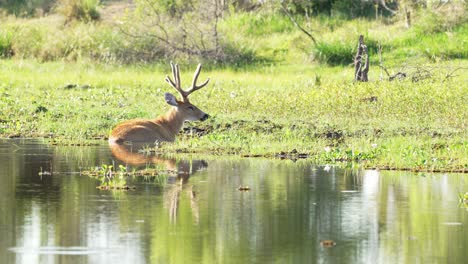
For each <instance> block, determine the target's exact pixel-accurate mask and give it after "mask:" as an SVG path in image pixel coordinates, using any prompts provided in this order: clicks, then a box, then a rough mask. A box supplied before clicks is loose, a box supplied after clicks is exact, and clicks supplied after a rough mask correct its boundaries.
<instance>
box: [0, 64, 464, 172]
mask: <svg viewBox="0 0 468 264" xmlns="http://www.w3.org/2000/svg"><path fill="white" fill-rule="evenodd" d="M443 65H444V67H440V66H441V65H440V64H439V67H440V68H437V70H436V71H434V73H433V76H432V77H431V79H427V80H422V81H420V82H412V81H411V80H409V79H407V80H403V81H394V82H386V81H385V82H379V81H376V80H377V79H378V71H374V72H370V73H371V75H369V78H370V80H371V81H370V82H369V83H367V84H356V83H352V81H351V80H352V79H353V78H352V75H353V73H352V69H351V68H343V67H333V68H331V67H318V66H317V67H311V66H310V65H284V66H281V65H273V66H270V65H268V64H267V65H264V66H257V67H256V68H251V69H249V71H245V70H244V71H242V70H239V69H237V70H234V69H236V68H233V69H230V68H229V67H227V68H225V69H214V68H212V69H211V70H210V67H207V68H205V70H204V72H203V73H202V74H203V75H204V76H209V77H210V78H211V79H212V80H213V82H212V83H211V84H210V85H209V86H208V87H206V88H205V89H204V90H203V93H195V94H193V96H194V97H193V98H192V101H193V103H195V104H196V105H197V106H199V107H200V108H201V109H202V110H204V111H205V112H207V113H209V114H210V115H211V116H212V118H210V119H208V120H207V121H205V122H201V123H200V122H198V123H187V124H186V127H187V128H188V129H187V131H186V132H182V133H181V134H180V135H178V137H177V142H176V143H175V144H164V145H163V151H164V152H166V153H172V152H206V153H215V154H226V153H230V154H236V155H262V156H269V157H275V156H276V154H277V153H280V152H287V153H289V152H292V150H294V149H296V151H297V153H305V154H306V155H307V156H308V157H310V158H317V160H319V161H339V160H343V161H361V162H362V161H366V162H367V161H368V162H369V166H371V167H377V166H380V165H382V166H388V167H399V166H400V167H407V168H425V169H431V168H434V169H441V168H443V169H454V170H460V169H463V168H465V167H466V166H467V164H468V160H467V158H468V157H467V156H466V151H467V147H468V144H467V143H466V127H465V121H464V120H467V119H468V117H467V113H468V110H467V109H466V104H465V103H464V101H465V100H466V95H465V94H466V89H467V87H466V84H464V82H462V81H461V80H462V78H463V75H462V74H456V75H455V76H454V77H452V78H449V79H446V74H447V73H448V72H452V71H453V69H455V68H459V67H466V62H464V61H457V62H451V63H445V64H443ZM464 65H465V66H464ZM420 67H428V66H427V65H426V66H420ZM0 69H1V71H2V74H0V76H1V77H0V95H1V97H0V98H1V99H0V107H1V109H4V110H3V111H2V112H1V113H0V131H1V132H2V135H3V136H4V137H8V136H9V137H11V136H21V137H31V136H34V137H37V136H46V137H53V138H54V139H68V140H73V141H79V140H86V139H88V140H89V139H94V138H101V139H102V138H106V137H107V136H108V133H109V131H110V130H111V128H112V127H113V126H115V125H116V124H117V123H119V122H121V121H123V120H127V119H132V118H154V117H155V116H157V115H158V114H161V113H164V112H165V111H166V110H167V104H166V103H165V102H164V99H163V98H164V93H165V92H167V91H170V88H169V87H168V86H167V85H166V84H164V82H163V80H164V76H165V75H166V74H168V73H169V71H170V69H169V67H168V65H154V66H125V67H120V66H110V65H97V64H89V63H82V64H77V63H70V64H63V63H57V62H54V63H51V62H49V63H36V62H32V61H25V60H23V61H21V62H17V61H12V60H8V61H2V67H1V68H0ZM182 70H183V72H182V76H181V78H182V80H186V79H190V78H191V75H192V70H193V69H192V68H191V67H182ZM45 72H47V73H49V74H44V73H45ZM313 76H319V77H317V78H315V79H314V78H313ZM369 98H374V99H372V100H371V99H369ZM45 109H46V110H45ZM65 124H66V125H65ZM191 127H192V128H194V131H199V132H196V133H190V128H191ZM326 147H329V151H328V152H327V150H326V149H328V148H326Z"/></svg>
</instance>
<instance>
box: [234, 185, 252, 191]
mask: <svg viewBox="0 0 468 264" xmlns="http://www.w3.org/2000/svg"><path fill="white" fill-rule="evenodd" d="M237 190H239V191H241V192H247V191H250V187H249V186H242V185H239V187H237Z"/></svg>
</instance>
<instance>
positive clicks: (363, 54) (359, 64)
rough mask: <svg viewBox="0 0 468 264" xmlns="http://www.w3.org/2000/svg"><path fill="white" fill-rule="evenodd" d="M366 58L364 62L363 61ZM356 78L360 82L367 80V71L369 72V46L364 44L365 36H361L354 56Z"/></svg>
mask: <svg viewBox="0 0 468 264" xmlns="http://www.w3.org/2000/svg"><path fill="white" fill-rule="evenodd" d="M363 59H364V62H363ZM354 69H355V71H354V80H355V81H359V82H367V81H368V80H369V79H368V78H367V73H368V72H369V55H368V53H367V46H366V45H365V44H364V36H363V35H360V36H359V43H358V48H357V52H356V56H355V57H354Z"/></svg>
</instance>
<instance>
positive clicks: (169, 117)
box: [156, 108, 185, 139]
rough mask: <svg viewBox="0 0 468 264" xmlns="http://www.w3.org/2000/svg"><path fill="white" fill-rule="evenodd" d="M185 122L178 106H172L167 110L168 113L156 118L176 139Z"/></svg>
mask: <svg viewBox="0 0 468 264" xmlns="http://www.w3.org/2000/svg"><path fill="white" fill-rule="evenodd" d="M184 122H185V119H184V117H183V116H182V114H181V113H180V112H179V111H177V109H176V108H172V109H171V110H169V111H167V113H166V114H164V115H161V116H159V117H157V118H156V123H159V124H160V125H162V126H164V127H165V128H166V129H167V131H168V132H169V133H170V134H171V135H172V136H173V138H174V139H175V136H176V135H177V133H179V131H180V129H182V126H183V125H184Z"/></svg>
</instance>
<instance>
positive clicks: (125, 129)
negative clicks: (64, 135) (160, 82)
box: [109, 62, 210, 144]
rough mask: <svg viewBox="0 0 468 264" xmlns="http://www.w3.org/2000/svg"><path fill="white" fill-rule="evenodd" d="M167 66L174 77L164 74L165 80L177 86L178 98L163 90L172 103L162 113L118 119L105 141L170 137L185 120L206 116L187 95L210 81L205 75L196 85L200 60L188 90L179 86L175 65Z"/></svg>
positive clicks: (178, 74)
mask: <svg viewBox="0 0 468 264" xmlns="http://www.w3.org/2000/svg"><path fill="white" fill-rule="evenodd" d="M171 69H172V76H173V78H174V80H172V79H171V78H170V77H169V76H167V75H166V79H165V81H166V82H167V83H169V84H170V85H171V86H172V87H174V88H175V89H176V90H177V92H178V93H179V94H180V96H181V100H177V99H176V97H175V96H174V95H172V94H171V93H165V94H164V98H165V100H166V103H168V104H169V105H171V106H172V108H171V109H170V110H169V111H168V112H167V113H166V114H163V115H160V116H158V117H157V118H156V119H134V120H129V121H125V122H123V123H120V124H119V125H117V126H116V127H115V128H114V129H113V130H112V132H111V135H110V137H109V143H111V144H115V143H118V144H120V143H124V142H132V143H133V142H135V143H142V142H144V143H155V142H162V141H174V140H175V137H176V135H177V133H178V132H179V131H180V129H181V128H182V126H183V124H184V122H185V121H196V120H201V121H204V120H206V119H207V118H208V117H209V116H208V114H206V113H205V112H203V111H202V110H200V109H199V108H198V107H196V106H195V105H193V104H191V103H190V101H189V99H188V96H189V95H190V94H191V93H193V92H195V91H196V90H199V89H201V88H203V87H205V86H206V85H207V84H208V82H209V81H210V79H209V78H208V79H207V80H206V81H205V82H204V83H202V84H200V85H197V79H198V76H199V75H200V71H201V64H198V67H197V70H196V71H195V74H194V76H193V80H192V87H190V89H188V90H182V87H181V83H180V71H179V65H177V64H173V63H172V62H171Z"/></svg>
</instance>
